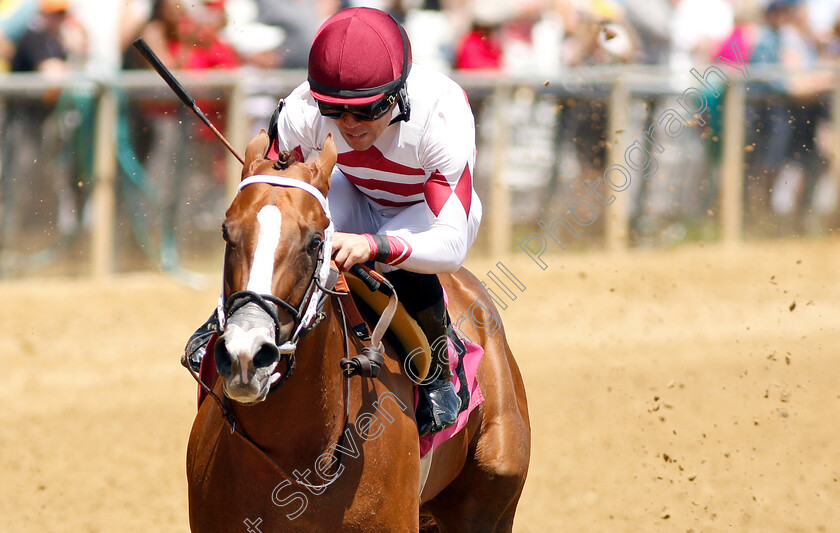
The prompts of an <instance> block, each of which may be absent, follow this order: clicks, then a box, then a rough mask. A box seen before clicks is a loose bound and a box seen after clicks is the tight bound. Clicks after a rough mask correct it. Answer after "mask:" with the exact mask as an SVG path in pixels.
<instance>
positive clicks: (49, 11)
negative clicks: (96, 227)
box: [0, 0, 92, 242]
mask: <svg viewBox="0 0 840 533" xmlns="http://www.w3.org/2000/svg"><path fill="white" fill-rule="evenodd" d="M69 9H70V3H69V1H68V0H41V1H40V4H39V10H38V13H37V15H36V17H35V18H34V19H33V21H32V24H31V25H30V27H29V28H28V29H27V30H26V31H25V32H24V33H23V34H22V35H21V37H20V40H19V41H18V43H17V46H16V49H15V53H14V56H13V57H12V60H11V70H12V71H13V72H21V73H22V72H30V73H41V74H43V75H44V76H45V77H47V78H50V79H59V80H60V79H61V78H62V77H63V76H64V75H66V74H67V73H69V72H70V70H71V69H73V68H74V67H75V66H76V65H81V64H82V61H83V59H84V53H85V50H86V47H87V43H86V38H85V34H84V31H83V30H82V28H81V26H80V25H79V24H78V23H77V21H76V20H75V19H74V18H73V17H71V16H70V13H69ZM60 96H62V97H63V96H64V95H62V92H61V90H60V89H51V90H48V91H46V92H45V93H43V94H37V95H27V96H20V97H14V98H9V99H8V100H7V101H6V104H7V106H6V116H5V118H4V124H3V128H2V132H3V136H4V137H3V143H2V145H3V150H2V164H0V184H2V189H1V190H0V198H2V204H3V209H2V212H3V220H2V223H0V226H2V232H3V237H4V238H2V239H0V241H2V242H5V241H6V240H7V239H6V238H5V237H9V236H11V235H14V234H16V230H17V228H18V227H20V225H21V224H22V223H24V222H25V218H24V217H25V216H26V213H25V212H24V211H25V209H24V208H22V207H21V205H25V199H26V196H27V195H30V196H32V197H35V196H37V195H42V196H43V198H45V199H46V198H56V197H57V198H58V199H59V205H58V207H57V210H56V213H55V214H56V216H57V220H56V223H57V225H58V226H59V228H58V229H61V230H65V229H66V230H70V229H75V226H76V220H77V218H76V217H75V216H74V215H73V214H75V215H78V213H79V212H80V211H81V201H82V198H81V193H80V190H79V189H80V188H79V187H76V186H75V184H76V183H77V182H84V181H86V179H87V178H89V174H88V175H87V176H83V175H82V174H83V173H84V172H85V171H86V170H89V168H88V166H85V164H86V163H89V162H90V145H89V143H88V144H87V145H86V146H84V147H83V145H81V144H77V142H78V141H79V140H80V139H82V140H83V139H84V138H87V139H89V138H90V135H89V132H81V131H80V129H81V128H80V127H78V126H80V125H85V126H89V125H90V124H89V119H91V116H92V115H91V114H90V109H87V111H88V112H87V113H85V112H84V111H85V110H83V109H79V108H75V107H74V104H75V102H74V99H73V98H72V94H68V95H67V96H66V97H63V98H62V99H61V100H60V102H61V104H62V105H61V106H60V107H59V106H58V103H59V97H60ZM57 110H58V111H60V112H61V115H60V118H61V119H62V120H60V121H57V120H50V119H52V118H53V117H54V116H55V114H56V111H57ZM57 124H60V125H61V126H64V127H63V128H59V127H56V126H57ZM74 126H75V127H74ZM43 153H47V154H54V155H55V157H54V158H53V159H55V160H56V161H58V160H59V159H60V160H64V161H67V162H68V163H69V164H71V165H73V168H72V170H71V174H72V175H71V176H70V177H69V180H67V181H64V180H58V179H55V176H52V177H51V179H48V178H49V176H50V174H51V173H52V172H51V171H52V169H46V167H45V165H46V164H50V163H51V162H52V161H47V162H44V163H38V161H39V159H41V156H40V154H43ZM33 162H35V163H33ZM80 165H81V166H80ZM70 183H72V184H74V186H69V184H70ZM47 187H49V188H52V189H53V194H52V195H50V194H49V193H48V192H47V191H48V189H47ZM71 204H72V205H71ZM62 215H64V217H63V218H62ZM68 217H71V218H70V220H68Z"/></svg>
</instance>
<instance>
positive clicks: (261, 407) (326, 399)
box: [234, 298, 354, 449]
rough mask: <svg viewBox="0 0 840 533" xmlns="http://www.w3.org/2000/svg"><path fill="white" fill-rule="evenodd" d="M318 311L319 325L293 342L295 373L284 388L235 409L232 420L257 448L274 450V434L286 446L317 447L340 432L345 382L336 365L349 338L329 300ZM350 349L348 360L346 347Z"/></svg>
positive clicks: (342, 421)
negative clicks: (321, 311) (320, 314)
mask: <svg viewBox="0 0 840 533" xmlns="http://www.w3.org/2000/svg"><path fill="white" fill-rule="evenodd" d="M324 311H325V313H326V318H325V319H324V321H323V322H322V323H321V324H319V325H318V326H317V327H316V328H315V329H314V330H313V331H312V332H311V333H310V334H309V335H307V336H306V337H304V338H303V339H301V340H299V342H298V348H297V351H296V353H295V359H296V369H295V371H294V374H293V375H292V376H291V377H290V378H289V380H288V381H287V382H286V383H285V385H283V386H282V388H280V389H278V390H275V391H272V392H270V393H269V395H268V397H267V398H266V399H265V400H264V401H263V402H261V403H259V404H257V405H255V406H251V407H243V406H239V405H237V406H236V407H235V412H234V414H235V416H236V417H237V419H239V420H240V422H241V423H242V424H243V426H244V428H245V431H246V432H247V433H248V435H249V436H250V437H251V439H252V440H254V441H255V442H256V443H257V444H260V445H264V446H266V447H272V448H273V447H276V445H277V442H278V441H277V436H278V433H279V434H280V435H282V441H283V442H284V443H287V444H288V446H289V447H290V448H293V449H300V448H301V447H302V446H307V445H311V446H312V447H315V448H323V447H326V446H327V445H328V441H330V440H332V441H334V440H335V438H337V436H338V435H339V433H340V432H341V428H342V427H343V423H344V412H345V411H344V402H345V398H344V395H343V394H344V390H343V389H344V386H345V383H344V377H343V376H342V374H341V367H340V366H339V361H340V359H341V358H342V357H343V356H344V346H345V342H349V339H345V334H344V331H343V329H342V327H341V316H340V315H339V314H338V313H336V309H335V308H334V307H333V306H332V298H329V299H328V301H327V302H326V304H325V306H324ZM350 350H351V356H352V355H353V353H352V352H353V350H354V347H353V344H352V343H351V344H350Z"/></svg>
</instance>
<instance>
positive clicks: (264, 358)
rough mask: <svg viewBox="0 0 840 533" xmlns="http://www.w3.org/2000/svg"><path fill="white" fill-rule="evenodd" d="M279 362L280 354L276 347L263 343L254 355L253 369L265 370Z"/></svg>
mask: <svg viewBox="0 0 840 533" xmlns="http://www.w3.org/2000/svg"><path fill="white" fill-rule="evenodd" d="M279 360H280V352H279V351H278V350H277V346H274V345H273V344H268V343H263V345H262V346H260V349H259V350H257V353H256V354H254V368H255V369H259V368H266V367H269V366H271V365H273V364H274V363H276V362H277V361H279Z"/></svg>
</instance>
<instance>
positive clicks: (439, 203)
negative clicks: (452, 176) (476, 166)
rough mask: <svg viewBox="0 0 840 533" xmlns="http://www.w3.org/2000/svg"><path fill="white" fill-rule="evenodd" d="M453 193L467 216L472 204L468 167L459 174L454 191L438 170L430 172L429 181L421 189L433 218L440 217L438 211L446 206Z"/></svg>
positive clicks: (470, 178)
mask: <svg viewBox="0 0 840 533" xmlns="http://www.w3.org/2000/svg"><path fill="white" fill-rule="evenodd" d="M453 192H454V193H455V196H457V197H458V200H460V201H461V205H462V206H464V212H465V213H466V214H467V216H469V214H470V203H471V202H472V176H471V175H470V167H469V165H467V166H466V167H464V172H462V173H461V177H460V178H459V179H458V184H457V185H456V186H455V190H454V191H453V190H452V186H451V185H449V182H448V181H446V177H445V176H444V175H443V174H441V172H440V171H439V170H435V171H434V172H432V175H431V176H429V179H427V180H426V183H425V185H424V187H423V194H424V196H425V197H426V203H427V204H428V205H429V209H431V210H432V213H434V214H435V216H439V215H440V211H441V210H442V209H443V206H444V205H446V202H447V201H448V200H449V197H450V196H452V193H453Z"/></svg>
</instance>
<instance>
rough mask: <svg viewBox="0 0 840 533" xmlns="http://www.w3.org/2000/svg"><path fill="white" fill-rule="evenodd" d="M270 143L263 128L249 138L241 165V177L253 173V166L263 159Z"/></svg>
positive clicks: (243, 177)
mask: <svg viewBox="0 0 840 533" xmlns="http://www.w3.org/2000/svg"><path fill="white" fill-rule="evenodd" d="M270 144H271V141H270V140H269V139H268V132H267V131H265V130H264V129H263V130H260V132H259V133H258V134H257V136H256V137H254V138H253V139H251V142H250V143H248V148H246V149H245V164H244V165H242V179H245V178H247V177H248V176H251V175H253V173H254V170H253V167H254V166H255V165H256V164H258V163H261V162H262V161H263V160H264V159H265V156H266V154H268V148H269V145H270Z"/></svg>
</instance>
